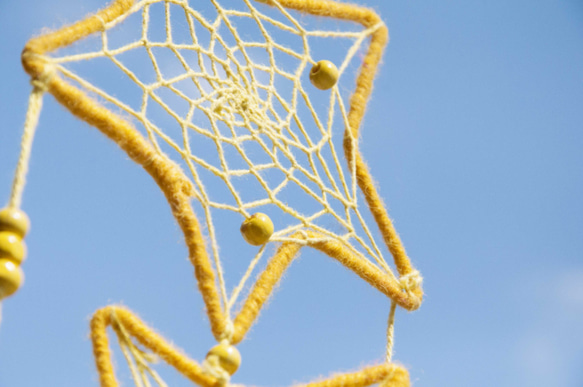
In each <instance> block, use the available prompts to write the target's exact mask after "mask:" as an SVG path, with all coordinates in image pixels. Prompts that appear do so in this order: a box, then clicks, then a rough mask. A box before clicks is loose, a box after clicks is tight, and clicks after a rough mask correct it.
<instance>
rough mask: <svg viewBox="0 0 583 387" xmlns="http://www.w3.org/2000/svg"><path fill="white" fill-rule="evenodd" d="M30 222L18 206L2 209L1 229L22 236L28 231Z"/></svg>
mask: <svg viewBox="0 0 583 387" xmlns="http://www.w3.org/2000/svg"><path fill="white" fill-rule="evenodd" d="M29 225H30V222H29V220H28V216H26V214H25V213H24V212H22V211H20V210H18V209H16V208H3V209H1V210H0V231H12V232H14V233H16V234H18V235H20V237H21V238H24V236H25V235H26V233H27V232H28V228H29Z"/></svg>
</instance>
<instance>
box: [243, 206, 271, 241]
mask: <svg viewBox="0 0 583 387" xmlns="http://www.w3.org/2000/svg"><path fill="white" fill-rule="evenodd" d="M241 234H243V238H244V239H245V240H246V241H247V243H249V244H251V245H253V246H261V245H263V244H265V243H267V241H269V238H271V235H272V234H273V222H272V221H271V219H269V216H267V215H265V214H262V213H260V212H258V213H256V214H254V215H251V216H250V217H249V218H248V219H245V221H244V222H243V224H242V225H241Z"/></svg>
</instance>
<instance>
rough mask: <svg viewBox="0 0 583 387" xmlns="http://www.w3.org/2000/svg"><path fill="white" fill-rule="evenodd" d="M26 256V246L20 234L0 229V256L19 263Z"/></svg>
mask: <svg viewBox="0 0 583 387" xmlns="http://www.w3.org/2000/svg"><path fill="white" fill-rule="evenodd" d="M25 256H26V246H25V245H24V242H23V241H22V238H21V237H20V235H18V234H15V233H13V232H11V231H0V258H2V259H10V260H11V261H13V262H14V263H16V264H17V265H20V264H21V263H22V261H24V258H25Z"/></svg>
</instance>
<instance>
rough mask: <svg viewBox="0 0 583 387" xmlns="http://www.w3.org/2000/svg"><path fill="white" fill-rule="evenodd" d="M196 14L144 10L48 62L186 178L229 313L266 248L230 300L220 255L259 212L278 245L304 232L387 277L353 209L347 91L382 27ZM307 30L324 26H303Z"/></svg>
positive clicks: (270, 11)
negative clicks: (315, 77)
mask: <svg viewBox="0 0 583 387" xmlns="http://www.w3.org/2000/svg"><path fill="white" fill-rule="evenodd" d="M198 3H200V2H196V4H193V6H192V7H191V5H189V3H188V1H180V0H168V1H164V0H147V1H140V2H138V3H137V4H135V5H134V6H133V7H132V9H131V11H130V12H128V13H127V14H125V15H123V16H122V17H119V18H117V19H115V20H113V21H112V22H110V23H107V24H105V23H104V25H103V29H102V32H101V34H100V36H98V37H96V38H95V39H94V40H93V41H91V40H89V43H86V44H85V45H83V47H81V46H79V45H77V46H75V47H74V50H75V51H74V52H61V53H60V55H57V56H55V57H52V58H50V59H49V60H50V61H51V62H52V63H53V64H54V66H55V67H56V69H57V70H58V71H59V72H60V73H61V74H62V75H64V76H65V77H66V78H68V79H69V80H71V81H73V82H74V83H76V84H78V85H79V86H81V87H82V88H84V89H85V90H87V91H88V92H90V94H92V95H94V96H96V97H98V98H99V99H101V100H102V101H103V102H104V103H105V104H106V105H114V106H115V107H116V111H121V114H122V115H124V116H125V117H126V118H128V119H129V120H130V121H133V122H134V123H136V124H137V126H138V127H139V128H140V129H141V130H143V131H144V134H145V135H146V136H147V137H148V138H149V140H150V141H151V143H152V145H153V146H154V147H155V148H156V149H157V150H158V151H159V152H160V153H163V154H166V155H167V156H168V157H170V158H171V159H173V160H174V161H176V162H177V163H179V164H180V165H181V166H182V167H183V169H185V170H187V171H189V172H190V176H191V178H192V182H193V184H194V186H195V189H196V199H197V202H198V203H199V207H197V213H198V214H199V216H201V219H204V221H205V223H206V234H207V236H208V239H209V245H210V247H211V250H212V255H213V258H214V262H215V268H216V270H217V273H218V278H219V282H220V287H221V294H222V298H223V303H224V305H225V310H226V312H227V315H228V314H229V310H230V309H231V308H232V307H233V305H235V303H236V301H237V299H238V296H239V295H240V293H241V291H242V290H243V289H244V287H245V285H246V282H247V280H248V278H249V277H250V275H251V274H252V271H253V269H254V268H255V266H256V265H257V263H258V262H259V261H260V259H261V257H262V255H263V254H264V251H265V246H263V247H260V248H256V249H254V250H249V251H252V253H251V254H255V257H254V258H253V259H252V260H249V259H247V258H246V257H236V258H237V260H239V261H241V260H243V261H244V262H245V266H246V268H245V270H244V272H243V274H242V278H241V280H240V282H239V283H238V284H237V285H236V286H235V287H234V289H233V290H232V291H231V292H230V294H228V292H227V290H226V286H225V281H224V273H223V271H224V268H229V265H223V264H222V263H221V256H220V253H219V246H220V245H221V242H225V241H230V242H229V243H234V242H232V241H236V242H237V243H241V244H242V245H245V242H244V241H243V239H242V237H241V236H240V235H239V234H238V229H239V226H240V224H241V222H242V221H243V220H244V219H245V218H246V217H248V216H250V215H252V214H253V213H256V212H263V213H266V214H268V215H269V216H270V218H271V219H272V220H273V223H274V225H275V233H274V234H273V236H272V238H271V240H270V241H271V242H284V241H290V240H293V241H296V242H298V243H301V244H306V243H309V242H310V240H309V238H310V237H309V236H307V234H305V231H308V230H309V231H312V232H316V233H317V235H318V237H317V238H319V239H325V240H330V239H333V240H337V241H340V242H342V243H343V244H345V245H346V246H348V247H349V248H350V249H351V250H352V251H353V252H354V253H355V254H356V255H358V256H360V257H361V258H362V259H363V261H365V262H369V263H370V264H374V265H377V266H379V267H381V268H382V269H383V270H385V271H386V272H387V273H389V274H390V275H392V274H391V271H390V269H389V267H388V265H387V263H386V262H385V260H384V258H383V255H382V253H381V251H380V249H379V248H378V245H377V243H376V242H375V239H374V237H373V235H372V234H371V231H370V229H369V227H368V225H367V224H366V222H365V217H363V215H362V214H361V211H360V210H359V207H358V203H357V202H358V201H359V200H360V199H359V193H358V191H357V184H356V180H355V170H349V169H348V167H347V165H349V164H348V163H346V160H345V156H344V153H343V149H342V137H343V133H344V131H345V129H346V127H347V126H348V120H347V115H348V111H347V110H348V106H347V102H346V100H347V98H348V97H349V95H346V94H347V91H350V90H352V89H353V88H354V83H355V76H356V73H357V70H358V67H359V65H360V63H361V62H362V61H361V60H360V61H359V59H361V57H362V55H363V52H364V50H365V49H366V46H367V43H368V38H369V36H370V35H371V34H372V33H373V32H374V31H375V29H376V28H378V27H379V26H377V27H373V28H371V29H363V28H362V27H360V26H356V25H354V24H348V23H345V24H342V25H341V29H339V28H338V24H335V25H332V27H334V28H332V29H329V30H327V29H324V28H323V27H329V26H330V24H329V23H328V22H326V21H323V20H322V19H318V18H314V17H307V16H305V15H300V14H297V13H290V12H289V11H287V10H285V9H283V8H282V7H281V6H280V5H279V4H278V3H277V2H273V4H272V6H267V5H263V4H258V3H255V2H253V3H252V2H250V1H248V0H240V1H237V2H235V1H225V2H224V3H225V4H227V5H228V8H226V7H223V2H220V1H218V0H209V1H207V2H205V4H198ZM195 8H196V9H195ZM308 19H309V21H310V22H315V23H316V27H317V29H309V28H308V27H306V26H305V24H307V21H308ZM319 52H326V53H327V55H329V56H327V57H322V56H321V55H319ZM322 59H327V60H331V61H333V62H334V63H335V64H336V65H337V67H338V68H339V71H340V81H339V84H338V85H336V86H335V87H334V88H332V89H331V90H329V91H321V90H317V89H316V88H315V87H313V86H312V85H311V84H310V82H309V80H308V74H309V71H310V69H311V67H312V65H313V64H315V63H316V62H317V61H319V60H322ZM82 65H83V66H82ZM109 89H111V90H115V91H110V90H109ZM351 140H352V141H356V139H354V138H353V139H351ZM225 235H227V236H228V237H226V236H225ZM222 238H223V239H222ZM312 238H314V237H313V236H312ZM249 248H250V247H249V246H246V245H245V246H244V247H242V250H241V251H242V252H246V251H247V250H245V249H249ZM247 265H248V266H247Z"/></svg>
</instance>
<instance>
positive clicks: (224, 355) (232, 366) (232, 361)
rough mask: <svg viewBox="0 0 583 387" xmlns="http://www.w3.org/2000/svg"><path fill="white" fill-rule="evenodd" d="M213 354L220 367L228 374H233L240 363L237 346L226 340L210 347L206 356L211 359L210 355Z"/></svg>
mask: <svg viewBox="0 0 583 387" xmlns="http://www.w3.org/2000/svg"><path fill="white" fill-rule="evenodd" d="M213 356H214V357H216V359H217V360H218V363H219V365H220V367H221V368H222V369H224V370H225V371H227V372H228V373H229V375H233V374H234V373H235V372H236V371H237V369H238V368H239V365H241V354H240V353H239V351H238V350H237V348H235V347H234V346H233V345H230V344H228V343H227V342H221V343H220V344H218V345H215V346H214V347H212V348H211V350H210V351H209V352H208V353H207V355H206V358H207V360H211V359H210V357H213Z"/></svg>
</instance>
